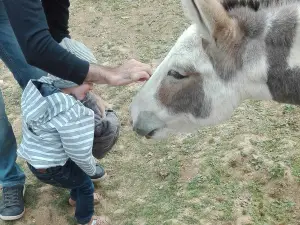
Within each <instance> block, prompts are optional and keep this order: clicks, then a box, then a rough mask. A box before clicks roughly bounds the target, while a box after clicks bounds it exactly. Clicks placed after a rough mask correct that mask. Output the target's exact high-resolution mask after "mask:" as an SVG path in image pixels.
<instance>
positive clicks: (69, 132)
mask: <svg viewBox="0 0 300 225" xmlns="http://www.w3.org/2000/svg"><path fill="white" fill-rule="evenodd" d="M51 123H52V124H53V125H54V126H55V127H56V129H57V131H58V133H59V135H60V138H61V142H62V145H63V147H64V150H65V152H66V154H67V155H68V156H69V157H70V159H71V160H72V161H74V162H75V163H76V164H77V165H78V166H79V167H80V168H81V169H82V170H83V171H84V172H85V173H86V174H88V175H89V176H93V175H95V173H96V162H95V159H94V157H93V154H92V147H93V141H94V129H95V125H94V112H93V111H92V110H90V109H88V108H85V107H82V106H79V105H77V104H76V105H74V106H73V107H72V108H70V109H69V110H68V111H67V112H65V113H61V114H60V115H59V116H57V117H54V118H53V119H52V121H51Z"/></svg>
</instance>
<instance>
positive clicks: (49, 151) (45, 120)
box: [18, 77, 96, 176]
mask: <svg viewBox="0 0 300 225" xmlns="http://www.w3.org/2000/svg"><path fill="white" fill-rule="evenodd" d="M52 81H53V80H52V79H50V78H49V77H42V78H41V79H39V80H38V81H29V83H28V85H27V86H26V88H25V90H24V92H23V94H22V99H21V109H22V117H23V123H22V132H23V138H22V142H21V144H20V147H19V148H18V155H19V156H20V157H22V158H23V159H25V160H26V161H27V162H28V163H29V164H31V165H32V166H33V167H35V168H36V169H46V168H49V167H54V166H63V165H64V164H65V163H66V161H67V160H68V159H71V160H72V161H74V162H75V163H76V164H77V165H78V166H79V167H80V168H81V169H82V170H83V171H84V172H85V173H86V174H88V175H90V176H92V175H94V174H95V172H96V162H95V159H94V157H93V155H92V147H93V140H94V129H95V128H94V112H93V111H92V110H91V109H89V108H86V107H85V106H84V105H83V104H82V103H81V102H80V101H78V100H76V99H75V98H74V97H72V96H71V95H67V94H64V93H61V92H58V93H54V94H51V95H49V96H46V97H44V96H42V94H41V93H40V91H39V89H38V88H37V86H36V85H35V83H34V82H37V83H48V84H52Z"/></svg>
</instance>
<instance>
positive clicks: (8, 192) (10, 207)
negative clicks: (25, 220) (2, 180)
mask: <svg viewBox="0 0 300 225" xmlns="http://www.w3.org/2000/svg"><path fill="white" fill-rule="evenodd" d="M23 192H24V186H23V185H16V186H13V187H4V188H3V192H2V193H3V194H2V199H1V201H0V219H1V220H17V219H20V218H21V217H22V216H23V215H24V212H25V208H24V198H23V194H24V193H23Z"/></svg>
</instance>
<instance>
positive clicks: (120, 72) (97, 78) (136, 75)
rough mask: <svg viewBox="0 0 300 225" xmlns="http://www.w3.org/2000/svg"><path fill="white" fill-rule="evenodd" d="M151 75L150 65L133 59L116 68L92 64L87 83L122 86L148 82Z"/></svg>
mask: <svg viewBox="0 0 300 225" xmlns="http://www.w3.org/2000/svg"><path fill="white" fill-rule="evenodd" d="M151 74H152V72H151V67H150V65H147V64H144V63H141V62H139V61H136V60H134V59H131V60H129V61H127V62H125V63H124V64H123V65H121V66H118V67H115V68H109V67H104V66H99V65H92V64H91V65H90V69H89V73H88V75H87V78H86V82H92V83H97V84H109V85H112V86H122V85H127V84H130V83H134V82H142V81H146V80H148V79H149V78H150V76H151Z"/></svg>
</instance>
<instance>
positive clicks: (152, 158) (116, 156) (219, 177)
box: [0, 0, 300, 225]
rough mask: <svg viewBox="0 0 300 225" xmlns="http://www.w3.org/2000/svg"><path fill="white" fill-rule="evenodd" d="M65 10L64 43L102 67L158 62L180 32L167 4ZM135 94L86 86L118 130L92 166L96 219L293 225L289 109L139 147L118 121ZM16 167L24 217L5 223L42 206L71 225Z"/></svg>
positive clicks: (293, 144)
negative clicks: (247, 220)
mask: <svg viewBox="0 0 300 225" xmlns="http://www.w3.org/2000/svg"><path fill="white" fill-rule="evenodd" d="M71 5H72V6H71V21H70V22H71V24H70V26H71V29H72V36H73V38H75V39H78V40H82V41H83V42H84V43H86V45H87V46H88V47H90V48H92V49H93V51H94V52H95V55H96V56H97V58H98V60H99V62H100V63H105V64H119V63H120V62H122V61H124V60H126V59H129V58H132V57H134V58H137V59H140V60H142V61H144V62H146V63H152V62H153V61H155V60H157V59H160V58H163V57H164V56H165V55H166V54H167V52H168V51H169V49H170V48H171V47H172V45H173V43H174V42H175V40H176V38H177V37H178V35H180V33H181V32H182V31H183V30H184V29H185V28H186V27H187V24H188V22H187V20H186V19H185V18H183V16H182V11H181V8H180V4H179V2H178V1H175V0H167V1H158V0H151V1H146V0H142V1H124V0H116V1H109V0H105V1H95V0H88V1H83V0H74V1H73V2H72V4H71ZM87 15H89V16H87ZM0 79H3V80H4V81H5V82H7V83H9V86H8V87H7V88H5V89H4V90H3V93H4V96H5V102H6V111H7V114H8V116H9V119H10V121H11V122H12V124H13V125H14V128H15V130H18V129H17V128H19V126H20V124H18V123H17V122H16V121H18V120H17V119H18V118H19V115H20V95H21V91H20V89H19V88H17V85H16V82H14V81H13V79H12V76H11V74H9V73H8V71H7V69H6V68H0ZM139 87H140V86H138V85H133V86H129V87H106V86H95V90H97V91H99V93H100V94H101V96H102V97H103V98H104V99H106V100H108V101H109V102H110V103H112V104H113V105H114V108H115V110H116V111H117V113H118V115H119V117H120V121H121V124H122V129H121V137H120V139H119V142H118V144H117V145H116V147H115V149H114V150H113V151H112V152H111V153H110V154H108V155H107V157H106V158H104V159H103V160H101V163H102V164H103V165H104V167H105V169H106V170H107V172H108V174H109V178H108V179H107V181H105V182H103V183H101V184H96V185H95V188H96V191H97V192H99V193H100V194H102V195H103V197H104V199H105V200H104V201H103V202H102V203H101V204H100V205H97V206H96V207H95V212H96V214H97V215H107V216H109V217H110V218H111V220H112V221H113V222H114V224H118V225H140V224H145V225H152V224H153V225H157V224H165V225H167V224H176V225H185V224H197V225H198V224H199V225H202V224H214V225H229V224H235V223H236V222H237V220H238V219H239V218H240V217H242V216H249V217H251V219H252V221H253V224H254V225H266V224H267V225H273V224H274V225H279V224H288V225H297V224H298V223H299V221H300V216H299V215H300V211H299V208H300V201H298V199H297V196H299V195H300V191H299V190H298V189H299V188H297V187H298V186H297V185H299V181H300V153H299V147H300V145H299V135H300V129H299V128H300V117H299V115H300V109H299V107H295V106H291V105H284V104H282V105H280V104H276V103H273V102H261V101H252V100H251V101H246V102H245V103H243V104H242V105H241V107H239V108H238V109H237V110H236V111H235V113H234V115H233V117H232V119H230V120H229V121H227V122H225V123H223V124H220V125H219V126H215V127H209V128H203V129H201V130H199V131H198V132H196V133H195V134H193V135H187V136H175V137H170V138H169V139H167V140H164V141H153V140H145V139H141V138H140V137H138V136H137V135H136V134H134V133H133V132H132V128H131V126H130V116H129V112H128V106H129V104H130V102H131V99H132V97H133V96H134V94H135V93H136V92H137V91H138V89H139ZM15 122H16V123H15ZM17 134H18V135H17V140H18V143H19V142H20V140H21V135H20V134H19V133H17ZM20 163H21V165H22V168H23V169H24V170H25V172H26V174H27V183H28V188H27V192H26V207H28V209H29V210H28V211H27V213H26V216H25V217H24V219H23V220H20V221H19V222H16V223H6V224H16V225H20V224H21V225H31V224H32V220H33V219H34V218H36V217H38V216H42V217H43V216H44V215H39V212H40V210H41V208H42V206H43V205H44V204H46V207H47V209H49V210H51V213H52V214H53V215H52V214H51V215H52V217H47V218H52V219H55V218H60V219H62V220H59V221H60V222H58V224H57V225H61V224H66V223H68V224H76V223H75V222H74V219H73V217H72V215H73V211H72V210H73V209H72V208H70V207H69V205H68V198H69V193H68V191H67V190H63V189H59V188H53V189H49V190H48V189H47V190H46V191H45V190H44V189H43V188H45V185H44V184H42V183H40V182H38V181H37V180H36V179H35V178H34V177H33V176H32V175H31V173H30V172H29V171H28V169H27V167H26V166H24V165H25V164H24V162H22V161H20ZM42 212H43V213H45V212H44V211H42ZM45 218H46V216H45ZM61 221H62V222H61ZM46 222H47V221H45V225H47V223H46ZM52 223H54V222H52ZM52 223H51V221H50V222H49V223H48V224H52ZM60 223H61V224H60ZM0 224H1V223H0ZM38 225H39V224H38Z"/></svg>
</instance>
